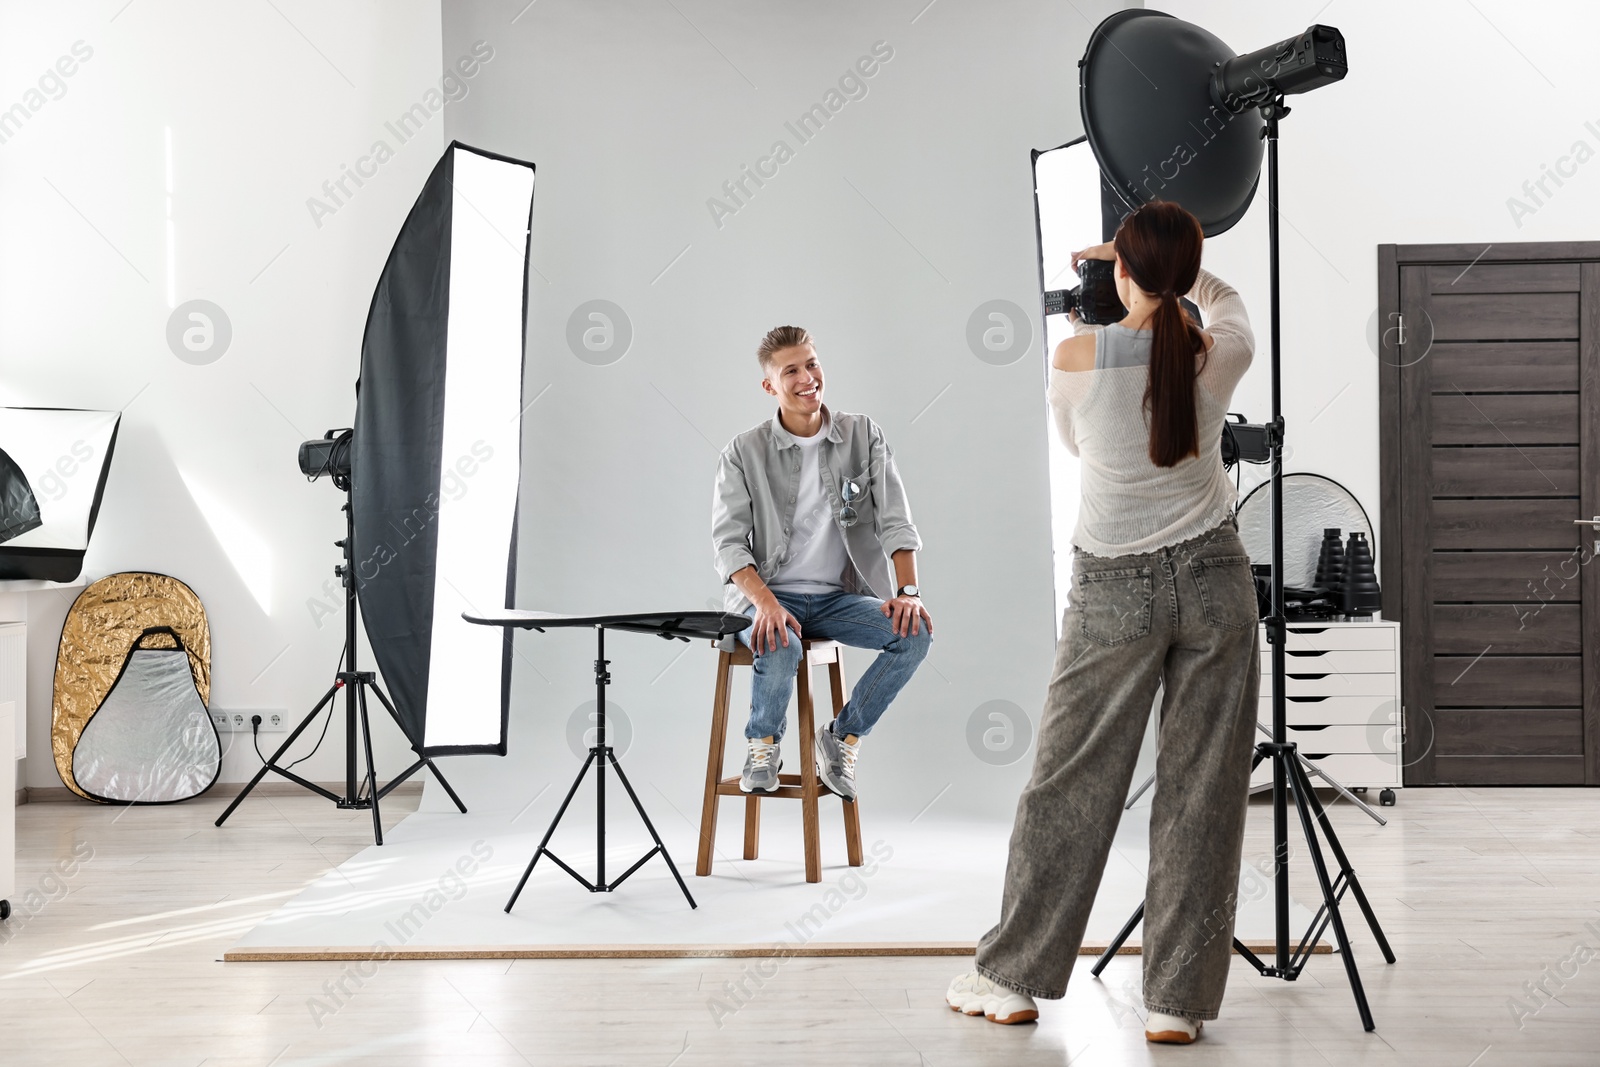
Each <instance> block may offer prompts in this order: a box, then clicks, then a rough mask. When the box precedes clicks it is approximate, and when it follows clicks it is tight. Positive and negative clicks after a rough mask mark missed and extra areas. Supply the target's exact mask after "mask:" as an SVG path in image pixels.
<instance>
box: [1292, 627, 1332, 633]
mask: <svg viewBox="0 0 1600 1067" xmlns="http://www.w3.org/2000/svg"><path fill="white" fill-rule="evenodd" d="M1289 632H1290V633H1292V634H1325V633H1327V632H1328V628H1327V627H1326V626H1291V627H1289Z"/></svg>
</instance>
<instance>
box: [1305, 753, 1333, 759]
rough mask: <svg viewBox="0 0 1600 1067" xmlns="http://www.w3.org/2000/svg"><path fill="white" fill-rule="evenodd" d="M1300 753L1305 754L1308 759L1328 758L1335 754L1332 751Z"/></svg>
mask: <svg viewBox="0 0 1600 1067" xmlns="http://www.w3.org/2000/svg"><path fill="white" fill-rule="evenodd" d="M1300 755H1302V756H1304V757H1305V758H1306V759H1327V758H1328V757H1329V756H1331V755H1333V753H1331V752H1302V753H1300Z"/></svg>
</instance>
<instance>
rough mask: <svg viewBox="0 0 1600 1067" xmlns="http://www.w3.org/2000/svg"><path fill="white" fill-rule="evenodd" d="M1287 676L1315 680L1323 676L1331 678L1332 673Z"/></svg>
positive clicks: (1308, 680) (1307, 680)
mask: <svg viewBox="0 0 1600 1067" xmlns="http://www.w3.org/2000/svg"><path fill="white" fill-rule="evenodd" d="M1285 677H1289V678H1294V679H1297V680H1299V681H1303V682H1315V681H1317V680H1318V679H1321V678H1331V677H1332V675H1331V674H1326V673H1324V674H1290V675H1286V676H1285Z"/></svg>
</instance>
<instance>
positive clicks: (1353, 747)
mask: <svg viewBox="0 0 1600 1067" xmlns="http://www.w3.org/2000/svg"><path fill="white" fill-rule="evenodd" d="M1260 641H1261V699H1260V714H1259V718H1260V720H1261V724H1262V725H1263V726H1265V727H1267V728H1268V729H1271V727H1272V646H1271V645H1269V644H1268V643H1267V634H1266V628H1265V627H1262V628H1261V634H1260ZM1284 648H1285V652H1286V655H1285V657H1284V658H1285V674H1286V681H1285V685H1284V691H1285V696H1286V700H1287V707H1286V721H1285V727H1286V730H1287V735H1286V737H1285V740H1288V741H1293V742H1295V743H1296V744H1298V745H1299V746H1300V754H1301V755H1303V756H1305V757H1306V758H1307V759H1308V760H1310V761H1311V762H1312V763H1314V764H1316V765H1317V766H1318V767H1320V768H1322V769H1323V770H1324V771H1326V772H1327V773H1328V774H1329V775H1330V776H1331V777H1333V778H1334V779H1336V780H1337V781H1338V782H1339V783H1340V784H1342V785H1345V786H1349V787H1352V788H1375V789H1383V790H1393V789H1398V788H1400V786H1401V768H1402V767H1404V766H1405V763H1404V755H1403V752H1402V748H1403V744H1402V737H1401V727H1402V724H1401V719H1400V663H1399V656H1400V627H1399V624H1398V623H1394V622H1389V621H1385V620H1374V621H1372V622H1314V623H1313V622H1307V623H1290V624H1289V632H1288V639H1287V641H1286V642H1285V645H1284ZM1258 736H1259V735H1258ZM1271 780H1272V770H1271V766H1270V765H1269V764H1266V763H1262V764H1261V765H1260V766H1258V767H1257V768H1256V770H1255V773H1254V774H1253V775H1252V776H1251V784H1252V785H1263V784H1266V783H1269V782H1270V781H1271ZM1313 781H1315V779H1313ZM1392 796H1393V794H1391V793H1388V792H1385V793H1384V794H1383V799H1384V800H1385V801H1392Z"/></svg>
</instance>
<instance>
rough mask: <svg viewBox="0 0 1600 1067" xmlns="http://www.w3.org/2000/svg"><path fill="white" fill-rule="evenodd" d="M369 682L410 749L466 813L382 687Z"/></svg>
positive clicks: (464, 812)
mask: <svg viewBox="0 0 1600 1067" xmlns="http://www.w3.org/2000/svg"><path fill="white" fill-rule="evenodd" d="M370 684H371V686H372V692H373V694H374V695H376V696H377V698H378V701H379V702H380V703H381V704H382V705H383V707H384V710H386V711H387V712H388V713H389V717H390V718H391V719H393V720H394V724H395V725H396V726H398V727H400V732H401V733H403V734H405V736H406V740H407V741H409V742H411V751H413V752H415V753H416V754H417V756H418V758H420V759H421V760H422V762H423V763H424V764H425V765H427V768H428V770H430V771H432V772H433V776H434V778H436V779H437V780H438V782H439V784H440V785H442V786H444V791H445V792H446V793H447V794H449V796H450V799H451V800H452V801H454V802H455V805H456V808H457V809H458V810H460V812H461V814H463V815H465V814H466V813H467V806H466V805H465V804H463V803H461V798H460V797H458V796H456V791H455V790H454V789H451V788H450V783H449V782H448V781H446V780H445V777H444V775H443V774H442V773H440V771H439V768H438V766H436V765H435V764H434V762H433V759H432V757H429V756H424V755H423V754H422V749H421V747H420V746H419V745H418V744H417V739H416V738H414V737H412V736H411V731H410V730H408V729H406V724H405V721H404V720H403V719H401V718H400V713H399V712H398V711H396V710H395V706H394V705H393V704H392V703H390V701H389V698H388V696H386V695H385V694H384V691H383V689H382V687H381V686H379V685H378V683H377V682H372V683H370Z"/></svg>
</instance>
